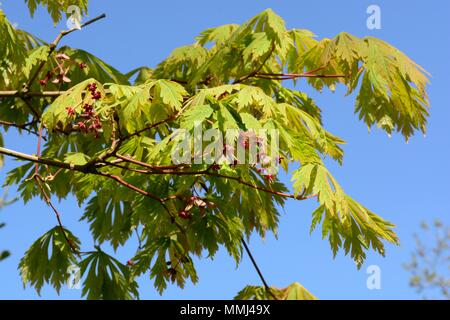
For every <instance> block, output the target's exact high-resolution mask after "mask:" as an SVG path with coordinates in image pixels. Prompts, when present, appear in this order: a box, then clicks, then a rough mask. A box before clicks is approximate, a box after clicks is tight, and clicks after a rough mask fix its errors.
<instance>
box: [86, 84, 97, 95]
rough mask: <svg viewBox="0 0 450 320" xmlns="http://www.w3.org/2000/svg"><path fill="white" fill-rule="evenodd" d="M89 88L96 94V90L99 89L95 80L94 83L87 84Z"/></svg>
mask: <svg viewBox="0 0 450 320" xmlns="http://www.w3.org/2000/svg"><path fill="white" fill-rule="evenodd" d="M87 89H88V90H89V91H90V92H91V93H92V94H94V92H95V90H97V84H96V83H95V82H94V83H91V84H89V85H88V86H87Z"/></svg>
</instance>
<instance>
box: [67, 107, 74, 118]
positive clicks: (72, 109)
mask: <svg viewBox="0 0 450 320" xmlns="http://www.w3.org/2000/svg"><path fill="white" fill-rule="evenodd" d="M66 111H67V114H68V115H69V116H70V117H71V116H73V115H75V109H74V108H72V107H67V108H66Z"/></svg>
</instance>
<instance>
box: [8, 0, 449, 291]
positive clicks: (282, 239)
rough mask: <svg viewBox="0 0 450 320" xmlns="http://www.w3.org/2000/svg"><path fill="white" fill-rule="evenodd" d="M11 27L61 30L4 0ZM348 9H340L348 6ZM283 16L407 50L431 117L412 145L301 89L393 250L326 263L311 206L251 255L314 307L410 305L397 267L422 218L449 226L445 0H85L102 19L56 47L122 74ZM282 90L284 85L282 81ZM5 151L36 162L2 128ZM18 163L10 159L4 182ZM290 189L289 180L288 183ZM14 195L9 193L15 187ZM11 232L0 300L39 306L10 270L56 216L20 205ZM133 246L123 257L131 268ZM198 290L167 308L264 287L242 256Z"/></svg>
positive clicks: (28, 147)
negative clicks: (378, 22) (313, 299)
mask: <svg viewBox="0 0 450 320" xmlns="http://www.w3.org/2000/svg"><path fill="white" fill-rule="evenodd" d="M2 2H3V5H2V8H3V9H4V10H5V12H6V14H7V16H8V18H9V19H10V20H11V21H12V22H16V23H18V26H19V27H20V28H24V29H25V30H28V31H31V32H32V33H34V34H36V35H37V36H39V37H41V38H43V39H45V40H49V41H50V40H52V39H54V37H55V36H56V34H57V33H58V31H59V30H60V29H61V28H62V27H63V24H61V25H59V26H58V27H57V28H54V26H53V23H52V22H51V20H50V18H49V17H48V15H47V13H46V12H44V11H43V10H38V11H37V13H36V15H35V17H34V19H30V17H29V15H28V12H27V11H26V10H25V6H24V5H23V4H22V2H23V1H17V0H14V1H11V0H9V1H8V0H4V1H2ZM344 3H345V4H344ZM370 4H377V5H379V6H380V8H381V13H382V16H381V18H382V29H381V30H368V29H367V27H366V19H367V14H366V8H367V7H368V6H369V5H370ZM268 7H271V8H273V10H274V11H275V12H276V13H278V14H279V15H281V16H282V17H283V18H284V19H285V20H286V23H287V26H288V27H289V28H306V29H310V30H312V31H313V32H314V33H315V34H317V35H318V36H319V37H332V36H334V35H335V34H337V33H338V32H341V31H347V32H350V33H352V34H354V35H357V36H365V35H371V36H375V37H379V38H381V39H383V40H386V41H388V42H390V43H392V44H393V45H395V46H397V47H398V48H399V49H401V50H402V51H404V52H405V53H407V54H408V55H409V56H410V57H411V58H413V59H414V60H415V61H417V62H418V63H419V64H421V65H422V66H424V67H425V68H426V69H427V70H428V71H429V72H430V73H431V74H432V75H433V77H432V79H431V82H432V83H431V85H430V86H429V88H428V90H429V91H428V92H429V95H430V100H431V117H430V119H429V125H428V133H427V135H426V137H423V136H422V135H416V136H415V137H413V138H412V139H411V140H410V141H409V143H408V144H406V143H405V141H404V140H403V138H401V137H400V136H393V137H392V138H389V137H388V136H387V135H386V134H385V133H383V132H381V131H379V130H376V129H373V130H372V132H371V133H368V130H367V128H366V127H365V125H364V124H363V123H361V122H359V121H358V119H357V117H356V116H355V115H354V114H353V106H354V96H351V97H344V96H343V92H342V90H338V91H337V92H336V93H334V94H332V93H328V92H324V93H323V94H319V93H315V92H312V91H311V90H310V89H309V88H308V87H307V86H306V85H305V83H303V82H300V83H299V84H298V85H297V89H299V90H304V91H306V92H307V93H309V94H310V95H311V96H313V97H314V98H315V99H316V101H317V103H318V104H319V106H320V107H321V108H322V109H323V112H324V117H325V126H326V128H327V129H328V130H330V131H331V132H333V133H334V134H337V135H338V136H340V137H342V138H344V139H345V140H346V141H347V142H348V144H347V145H346V146H345V147H344V149H345V161H344V165H343V166H342V167H340V166H339V165H337V164H333V163H330V166H329V168H330V169H331V171H332V173H333V174H334V175H335V177H336V178H337V179H338V180H339V181H340V183H341V185H342V186H343V187H344V189H345V190H346V192H347V193H348V194H350V195H352V196H353V197H354V198H356V199H357V200H358V201H360V202H362V203H363V204H365V205H366V206H367V207H369V208H370V209H372V210H373V211H375V212H377V213H378V214H380V215H381V216H383V217H384V218H387V219H388V220H390V221H392V222H394V223H395V224H396V225H397V228H396V231H397V233H398V235H399V237H400V240H401V245H400V246H399V247H395V246H391V245H388V246H387V250H386V257H385V258H383V257H380V256H378V255H375V254H372V253H369V255H368V257H367V260H366V263H365V264H364V265H363V267H362V268H361V269H360V270H357V269H356V266H355V264H354V263H353V262H352V260H351V259H350V258H349V257H346V256H344V255H343V254H342V253H340V254H338V255H337V257H336V258H335V259H333V256H332V253H331V250H330V248H329V245H328V242H327V241H324V240H322V239H321V236H320V232H319V231H317V232H314V233H313V234H312V235H309V227H310V223H311V212H312V210H313V209H314V208H315V206H316V204H315V202H314V201H310V202H295V201H294V200H292V201H288V202H287V205H286V207H285V208H284V212H283V213H282V217H281V223H280V227H279V237H278V239H274V238H273V237H272V236H269V237H267V239H265V240H261V239H259V238H257V237H253V238H252V239H251V242H250V246H251V248H252V250H253V253H254V255H255V257H256V259H257V261H258V263H259V265H260V267H261V268H262V270H263V273H264V274H265V276H266V278H267V280H268V282H269V283H270V284H272V285H275V286H279V287H283V286H286V285H288V284H290V283H292V282H294V281H298V282H300V283H302V284H303V285H304V286H305V287H306V288H308V289H309V290H310V291H311V292H312V293H314V294H315V295H316V296H317V297H319V298H321V299H349V298H351V299H412V298H417V297H418V296H417V295H416V293H415V292H414V291H413V290H412V289H411V288H410V287H409V286H408V274H407V273H406V272H405V271H404V270H403V268H402V264H403V263H405V262H408V261H409V258H410V252H411V251H412V250H413V248H414V242H413V238H412V235H413V233H414V232H415V231H417V230H418V228H419V224H420V222H421V221H423V220H432V219H434V218H440V219H442V220H443V221H445V222H446V223H447V224H448V223H450V219H449V212H450V188H449V186H448V185H449V183H450V165H449V164H450V142H449V138H448V137H449V134H448V127H449V125H448V123H449V120H450V108H449V107H450V105H449V98H448V97H449V95H448V91H449V89H450V78H449V75H450V62H449V60H448V59H449V58H448V57H450V42H449V41H448V40H449V39H448V38H449V36H448V30H450V28H449V27H450V20H449V18H448V14H449V12H450V2H448V1H437V0H434V1H406V0H403V1H380V0H379V1H374V0H373V1H364V0H359V1H356V0H352V1H345V2H338V1H319V0H316V1H311V0H308V1H298V0H296V1H294V0H290V1H280V0H278V1H256V0H251V1H250V0H248V1H242V0H240V1H235V0H228V1H220V2H219V1H215V2H212V1H178V0H172V1H158V2H155V1H133V0H129V1H127V2H126V4H125V3H124V2H123V1H117V0H114V1H95V0H93V1H91V5H90V17H94V16H96V15H98V14H100V13H106V14H107V19H105V20H102V21H100V22H97V23H95V24H93V25H91V26H89V28H86V29H85V30H82V31H80V32H75V33H73V34H71V35H70V36H68V37H66V38H64V39H63V41H62V43H63V44H66V45H70V46H73V47H79V48H83V49H85V50H87V51H90V52H92V53H94V54H96V55H97V56H99V57H101V58H102V59H104V60H106V61H107V62H109V63H110V64H112V65H113V66H115V67H117V68H118V69H120V70H121V71H128V70H131V69H133V68H135V67H138V66H142V65H147V66H150V67H153V66H155V65H156V64H157V63H158V62H159V61H161V60H162V59H164V57H165V56H167V55H168V54H169V53H170V51H171V50H172V49H174V48H175V47H178V46H181V45H185V44H189V43H191V42H192V41H193V38H194V37H195V36H196V35H197V34H198V33H199V32H201V31H202V30H204V29H206V28H209V27H212V26H217V25H221V24H225V23H242V22H244V21H245V20H247V19H248V18H250V17H252V16H254V15H255V14H257V13H259V12H260V11H262V10H264V9H265V8H268ZM286 84H287V85H290V84H288V83H286ZM4 138H5V145H6V146H7V147H13V148H15V149H18V150H20V151H24V152H29V153H34V148H35V147H34V146H35V141H34V140H33V139H34V138H33V137H31V138H26V139H24V138H21V137H19V136H17V135H15V134H13V133H12V131H9V132H8V133H7V134H6V135H5V136H4ZM15 165H16V163H15V161H14V160H11V159H7V161H6V166H5V167H4V168H2V169H1V172H0V181H3V180H4V177H5V173H6V172H7V171H8V169H11V168H13V167H14V166H15ZM283 179H284V180H285V181H286V182H289V181H288V180H289V179H288V178H287V177H284V178H283ZM11 193H12V195H14V190H11ZM58 206H59V208H60V209H61V212H63V219H64V223H65V224H66V225H67V226H68V227H69V229H71V230H72V231H73V232H74V233H75V234H76V235H78V236H79V237H80V238H81V239H82V240H83V242H84V243H85V244H86V245H89V243H91V240H90V236H89V232H88V226H87V225H86V224H85V223H80V222H78V219H79V218H80V216H81V212H82V210H81V209H79V208H78V207H77V206H76V202H75V201H74V200H73V199H70V198H69V199H67V200H65V201H63V202H61V203H60V204H58ZM0 221H4V222H6V223H7V226H6V227H5V228H3V229H2V230H1V232H0V249H6V248H8V249H9V250H10V251H11V252H12V256H11V257H10V258H8V259H7V260H5V261H4V262H2V263H0V298H4V299H12V298H13V299H15V298H22V299H35V298H39V297H38V296H37V294H36V293H35V292H34V290H33V289H30V288H26V289H25V290H24V289H23V286H22V284H21V281H20V277H19V273H18V271H17V265H18V262H19V260H20V258H21V257H22V255H23V254H24V252H25V250H26V249H27V248H28V247H29V246H30V245H31V243H32V242H33V241H34V240H35V239H36V238H38V237H39V236H40V235H42V234H43V233H44V232H46V231H47V230H48V229H50V228H51V227H53V226H54V225H55V221H54V215H53V214H52V212H51V211H50V210H49V209H48V208H47V207H46V206H45V204H44V203H43V202H41V201H39V200H37V199H36V200H32V201H30V202H29V203H28V204H27V205H26V206H24V205H23V203H21V202H17V203H16V204H14V205H11V206H9V207H7V208H6V209H4V210H2V211H1V213H0ZM134 245H135V244H134V243H130V245H129V246H127V247H125V248H123V249H119V251H118V252H117V256H118V257H119V258H120V259H122V260H123V261H126V259H127V257H128V256H129V255H130V252H131V251H132V250H134V248H135V247H134ZM369 265H378V266H379V267H380V269H381V289H380V290H368V289H367V287H366V279H367V274H366V268H367V267H368V266H369ZM197 268H198V273H199V275H200V281H199V283H198V284H197V285H195V286H194V285H192V284H188V285H187V286H186V288H185V289H184V290H181V289H179V288H177V287H175V286H172V287H170V286H169V288H168V289H167V290H166V292H165V293H164V294H163V296H162V298H163V299H183V298H184V299H214V298H217V299H228V298H232V297H233V296H234V295H235V294H236V293H237V292H238V291H239V290H240V289H242V288H243V287H244V286H245V285H247V284H253V285H260V281H259V279H258V277H257V275H256V273H255V271H254V269H253V267H252V266H251V264H250V261H249V259H248V258H247V257H245V258H244V260H243V262H242V263H241V264H240V265H239V267H238V268H236V266H235V264H234V262H233V260H232V259H231V258H230V257H229V256H228V255H227V254H226V252H224V251H223V250H221V251H220V252H219V253H218V254H217V256H216V257H215V259H214V260H213V261H211V260H202V261H199V262H197ZM139 284H140V291H141V297H142V298H148V299H155V298H156V299H158V298H161V296H159V294H158V293H156V291H155V289H154V288H153V284H152V281H151V280H149V279H148V278H147V277H142V278H141V279H140V280H139ZM80 294H81V291H80V290H69V289H67V288H63V289H62V291H61V294H60V296H59V297H58V296H57V295H56V294H55V293H54V291H53V289H52V288H50V287H45V288H44V289H43V291H42V295H41V298H65V299H77V298H80Z"/></svg>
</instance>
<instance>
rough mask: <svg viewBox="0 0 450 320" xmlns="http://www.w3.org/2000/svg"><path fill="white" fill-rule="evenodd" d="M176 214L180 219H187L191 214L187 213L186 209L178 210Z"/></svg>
mask: <svg viewBox="0 0 450 320" xmlns="http://www.w3.org/2000/svg"><path fill="white" fill-rule="evenodd" d="M178 216H179V217H180V218H181V219H185V220H187V219H189V218H190V217H191V216H190V215H189V213H187V212H186V211H184V210H183V211H180V212H178Z"/></svg>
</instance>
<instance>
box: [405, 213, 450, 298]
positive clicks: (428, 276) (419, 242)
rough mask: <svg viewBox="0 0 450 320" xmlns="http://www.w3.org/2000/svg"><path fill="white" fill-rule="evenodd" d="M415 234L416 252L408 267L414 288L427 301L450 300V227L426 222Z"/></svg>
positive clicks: (406, 267)
mask: <svg viewBox="0 0 450 320" xmlns="http://www.w3.org/2000/svg"><path fill="white" fill-rule="evenodd" d="M421 231H422V232H421V235H419V234H414V239H415V241H416V248H415V251H414V252H413V253H412V255H411V262H409V263H408V264H406V265H405V266H404V267H405V269H406V270H408V271H409V272H410V273H411V278H410V286H411V287H413V288H414V289H415V290H416V291H417V293H419V294H421V295H422V297H423V298H424V299H430V298H431V299H436V298H437V297H439V298H444V299H450V274H449V261H450V227H449V226H448V225H447V226H446V225H445V224H443V223H442V222H441V221H440V220H435V221H434V222H433V223H432V224H431V226H430V225H429V224H428V223H426V222H423V223H422V225H421Z"/></svg>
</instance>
